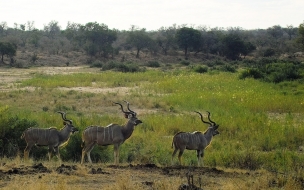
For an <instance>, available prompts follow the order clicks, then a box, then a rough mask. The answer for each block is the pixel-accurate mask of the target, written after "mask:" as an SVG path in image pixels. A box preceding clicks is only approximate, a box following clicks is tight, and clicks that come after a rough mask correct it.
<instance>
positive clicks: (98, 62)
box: [91, 60, 102, 68]
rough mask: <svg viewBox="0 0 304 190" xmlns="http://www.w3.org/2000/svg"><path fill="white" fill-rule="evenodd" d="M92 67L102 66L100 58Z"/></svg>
mask: <svg viewBox="0 0 304 190" xmlns="http://www.w3.org/2000/svg"><path fill="white" fill-rule="evenodd" d="M91 67H97V68H102V62H101V61H99V60H96V61H94V62H93V63H92V65H91Z"/></svg>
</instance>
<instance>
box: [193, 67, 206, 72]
mask: <svg viewBox="0 0 304 190" xmlns="http://www.w3.org/2000/svg"><path fill="white" fill-rule="evenodd" d="M193 70H194V71H195V72H197V73H206V72H208V67H206V66H201V65H199V66H196V67H194V69H193Z"/></svg>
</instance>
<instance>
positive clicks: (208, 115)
mask: <svg viewBox="0 0 304 190" xmlns="http://www.w3.org/2000/svg"><path fill="white" fill-rule="evenodd" d="M207 113H208V119H209V121H210V122H211V123H213V125H216V123H215V122H214V121H212V120H211V119H210V112H208V111H207Z"/></svg>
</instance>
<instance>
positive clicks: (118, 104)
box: [113, 102, 129, 113]
mask: <svg viewBox="0 0 304 190" xmlns="http://www.w3.org/2000/svg"><path fill="white" fill-rule="evenodd" d="M113 103H114V104H117V105H120V108H121V111H122V112H123V113H129V112H127V111H124V110H123V106H122V105H121V104H120V103H118V102H113Z"/></svg>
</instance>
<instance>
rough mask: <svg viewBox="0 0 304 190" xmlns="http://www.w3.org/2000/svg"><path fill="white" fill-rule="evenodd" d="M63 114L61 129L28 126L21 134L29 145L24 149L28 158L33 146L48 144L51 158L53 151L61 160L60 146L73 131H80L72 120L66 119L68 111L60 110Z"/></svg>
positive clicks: (25, 156)
mask: <svg viewBox="0 0 304 190" xmlns="http://www.w3.org/2000/svg"><path fill="white" fill-rule="evenodd" d="M58 113H60V114H61V116H62V119H63V125H64V127H63V128H62V129H61V130H57V129H56V128H55V127H51V128H48V129H41V128H32V127H31V128H28V129H27V130H25V131H24V132H23V134H22V136H21V139H23V138H24V139H25V141H26V143H27V146H26V147H25V149H24V158H25V159H28V157H29V152H30V150H31V148H32V147H33V146H34V145H36V146H48V147H49V150H48V155H49V160H51V156H52V152H53V151H54V152H55V154H57V157H58V159H59V160H60V154H59V147H60V146H62V145H64V144H66V143H67V142H68V140H69V138H70V135H71V133H74V132H76V131H78V129H77V128H75V127H74V126H73V123H72V120H68V119H66V116H65V115H66V113H64V112H60V111H59V112H58Z"/></svg>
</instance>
